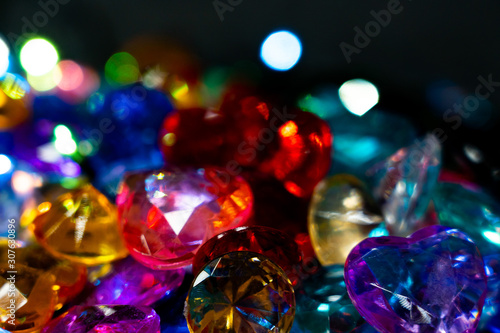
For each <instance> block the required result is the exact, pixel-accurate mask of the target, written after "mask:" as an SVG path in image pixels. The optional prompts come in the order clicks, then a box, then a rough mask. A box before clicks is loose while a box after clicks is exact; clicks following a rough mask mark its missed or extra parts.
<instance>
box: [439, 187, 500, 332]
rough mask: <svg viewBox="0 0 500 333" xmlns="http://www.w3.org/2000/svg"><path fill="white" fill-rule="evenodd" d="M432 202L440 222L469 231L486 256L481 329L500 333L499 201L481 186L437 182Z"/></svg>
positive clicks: (484, 256) (484, 257)
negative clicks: (485, 293) (484, 295)
mask: <svg viewBox="0 0 500 333" xmlns="http://www.w3.org/2000/svg"><path fill="white" fill-rule="evenodd" d="M432 201H433V203H434V207H435V210H436V213H437V216H438V219H439V223H440V224H442V225H445V226H449V227H452V228H456V229H460V230H462V231H464V232H466V233H467V234H468V235H469V236H470V237H471V238H472V240H474V242H475V243H476V245H477V247H478V248H479V251H480V252H481V254H482V255H483V259H484V264H485V271H486V276H487V279H488V294H487V296H486V301H485V305H484V308H483V315H482V317H481V321H480V322H479V328H486V327H488V328H489V329H490V331H492V332H500V323H499V320H498V319H495V318H498V317H500V204H499V203H498V202H497V201H496V200H495V199H493V197H491V196H490V195H489V194H488V193H486V192H485V191H483V190H481V189H480V188H478V187H473V186H466V185H462V184H457V183H438V184H437V186H436V189H435V191H434V193H433V196H432ZM495 322H496V324H495ZM492 326H496V330H497V331H495V330H493V329H491V327H492Z"/></svg>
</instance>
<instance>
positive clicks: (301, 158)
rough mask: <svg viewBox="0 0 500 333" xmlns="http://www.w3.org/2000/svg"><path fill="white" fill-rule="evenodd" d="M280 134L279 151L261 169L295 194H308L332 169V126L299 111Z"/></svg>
mask: <svg viewBox="0 0 500 333" xmlns="http://www.w3.org/2000/svg"><path fill="white" fill-rule="evenodd" d="M278 134H279V142H280V146H279V150H278V152H277V153H276V154H275V155H274V156H273V158H272V159H271V160H270V161H269V162H267V163H265V164H263V165H262V166H261V170H262V171H264V172H265V173H272V174H273V175H274V176H275V177H276V179H278V180H280V181H281V182H282V183H283V185H284V186H285V188H286V189H287V190H288V191H289V192H290V193H292V194H293V195H295V196H297V197H303V198H306V197H309V196H310V195H311V193H312V191H313V190H314V187H315V186H316V185H317V184H318V183H319V181H320V180H321V179H323V178H324V177H325V176H326V174H327V173H328V170H329V168H330V161H331V156H330V153H331V149H332V134H331V132H330V128H329V127H328V125H327V123H325V122H324V121H323V120H321V119H320V118H318V117H317V116H315V115H314V114H312V113H309V112H305V111H300V110H296V111H295V112H294V117H293V119H292V120H289V121H287V122H286V123H284V124H283V125H281V127H280V128H279V130H278Z"/></svg>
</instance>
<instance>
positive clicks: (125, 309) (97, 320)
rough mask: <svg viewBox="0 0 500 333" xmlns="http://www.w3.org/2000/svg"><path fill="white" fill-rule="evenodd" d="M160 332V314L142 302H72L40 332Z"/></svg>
mask: <svg viewBox="0 0 500 333" xmlns="http://www.w3.org/2000/svg"><path fill="white" fill-rule="evenodd" d="M97 332H113V333H131V332H134V333H160V316H158V315H157V314H156V312H155V311H154V310H153V309H151V308H149V307H146V306H137V307H136V306H132V305H98V306H86V307H85V306H74V307H72V308H71V309H70V310H69V311H68V312H66V313H65V314H63V315H62V316H61V317H59V318H56V319H54V320H52V321H51V322H50V323H49V324H48V325H47V326H45V327H44V328H43V330H42V332H41V333H97Z"/></svg>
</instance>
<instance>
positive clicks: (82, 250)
mask: <svg viewBox="0 0 500 333" xmlns="http://www.w3.org/2000/svg"><path fill="white" fill-rule="evenodd" d="M32 226H33V229H34V234H35V237H36V239H37V240H38V242H39V243H40V244H41V245H42V246H43V247H45V248H46V249H47V250H48V251H49V252H50V253H51V254H52V255H54V256H56V257H59V258H63V259H68V260H71V261H75V262H79V263H83V264H86V265H99V264H102V263H107V262H111V261H113V260H116V259H120V258H123V257H125V256H126V255H127V250H126V248H125V246H124V244H123V241H122V239H121V236H120V233H119V231H118V224H117V220H116V209H115V207H114V206H113V205H112V204H111V203H110V202H109V201H108V199H107V198H106V197H105V196H104V195H102V194H101V193H100V192H99V191H97V190H96V189H95V188H93V187H92V186H91V185H86V186H84V187H82V188H80V189H77V190H73V191H71V192H68V193H66V194H64V195H62V196H60V197H59V198H58V199H57V200H56V201H55V202H54V203H52V204H51V205H50V207H49V208H47V210H46V211H45V213H43V214H40V215H38V216H37V217H36V218H35V221H34V222H33V224H32Z"/></svg>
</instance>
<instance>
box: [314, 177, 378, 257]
mask: <svg viewBox="0 0 500 333" xmlns="http://www.w3.org/2000/svg"><path fill="white" fill-rule="evenodd" d="M383 221H384V219H383V217H382V213H381V211H380V208H379V207H378V206H377V205H376V204H375V201H374V200H373V198H372V197H371V195H370V193H369V192H368V190H367V188H366V187H365V186H364V184H363V183H362V182H361V181H360V180H359V179H357V178H356V177H354V176H351V175H348V174H339V175H335V176H332V177H329V178H326V179H324V180H323V181H321V182H320V183H319V184H318V186H317V187H316V189H315V190H314V195H313V197H312V200H311V204H310V208H309V219H308V227H309V235H310V236H311V243H312V245H313V248H314V251H315V252H316V254H317V256H318V259H319V261H320V262H321V264H322V265H323V266H330V265H334V264H340V265H343V264H344V263H345V260H346V258H347V256H348V255H349V252H351V250H352V249H353V247H354V246H356V245H357V244H358V243H359V242H361V241H362V240H363V239H365V238H367V237H370V236H371V235H372V234H371V232H372V231H373V230H374V229H376V228H378V227H380V226H381V225H382V222H383Z"/></svg>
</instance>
